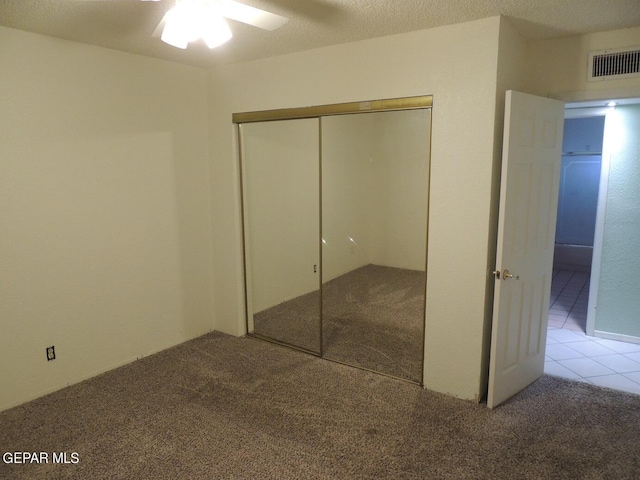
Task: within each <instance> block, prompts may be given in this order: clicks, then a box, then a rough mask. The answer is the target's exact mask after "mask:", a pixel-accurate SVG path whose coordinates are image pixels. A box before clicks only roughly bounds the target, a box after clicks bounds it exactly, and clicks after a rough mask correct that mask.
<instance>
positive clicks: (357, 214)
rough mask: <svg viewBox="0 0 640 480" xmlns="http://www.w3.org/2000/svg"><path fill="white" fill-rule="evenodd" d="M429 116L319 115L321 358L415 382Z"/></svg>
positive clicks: (418, 375)
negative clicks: (320, 153) (320, 140)
mask: <svg viewBox="0 0 640 480" xmlns="http://www.w3.org/2000/svg"><path fill="white" fill-rule="evenodd" d="M429 120H430V115H429V110H408V111H397V112H396V111H393V112H379V113H369V114H354V115H341V116H333V117H323V118H322V119H321V122H322V238H323V251H322V281H323V285H322V325H323V348H324V356H325V357H326V358H329V359H333V360H337V361H340V362H343V363H347V364H350V365H355V366H359V367H364V368H366V369H369V370H374V371H377V372H382V373H386V374H389V375H393V376H395V377H400V378H405V379H408V380H413V381H416V382H420V381H421V380H422V361H423V355H422V350H423V348H422V347H423V331H424V307H425V288H426V285H425V282H426V271H425V270H426V251H427V244H426V233H427V197H428V185H429V181H428V180H429V177H428V175H429V173H428V160H429Z"/></svg>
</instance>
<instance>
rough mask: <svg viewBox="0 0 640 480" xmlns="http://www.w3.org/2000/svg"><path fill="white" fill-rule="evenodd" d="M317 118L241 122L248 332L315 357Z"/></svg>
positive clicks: (317, 303)
mask: <svg viewBox="0 0 640 480" xmlns="http://www.w3.org/2000/svg"><path fill="white" fill-rule="evenodd" d="M318 130H319V129H318V119H304V120H282V121H274V122H261V123H249V124H243V125H241V127H240V133H239V134H240V148H241V168H242V189H243V219H244V244H245V250H244V254H245V282H246V290H247V296H246V298H247V327H248V332H249V333H253V334H257V335H261V336H264V337H268V338H270V339H273V340H276V341H278V342H283V343H287V344H289V345H293V346H296V347H299V348H303V349H305V350H309V351H312V352H315V353H318V354H319V353H320V291H319V288H320V273H319V265H320V252H319V250H320V247H319V245H320V242H319V238H320V223H319V220H318V218H319V206H320V205H319V204H320V201H319V181H318V172H319V152H318V145H319V133H318Z"/></svg>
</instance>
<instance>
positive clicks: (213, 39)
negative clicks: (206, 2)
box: [200, 6, 232, 48]
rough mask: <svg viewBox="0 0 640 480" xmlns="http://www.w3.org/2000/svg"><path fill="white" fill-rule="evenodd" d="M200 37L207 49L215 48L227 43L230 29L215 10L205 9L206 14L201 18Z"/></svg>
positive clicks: (230, 35) (229, 37) (211, 8)
mask: <svg viewBox="0 0 640 480" xmlns="http://www.w3.org/2000/svg"><path fill="white" fill-rule="evenodd" d="M201 29H202V31H201V34H200V35H201V37H202V39H203V40H204V42H205V43H206V44H207V47H209V48H215V47H218V46H220V45H222V44H223V43H225V42H228V41H229V40H230V39H231V37H232V34H231V29H230V28H229V25H227V22H226V21H225V20H224V18H222V15H220V14H219V13H218V12H217V11H216V10H215V8H213V7H211V6H209V7H208V8H206V14H205V15H204V16H203V17H202V25H201Z"/></svg>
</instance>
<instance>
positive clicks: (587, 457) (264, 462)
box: [0, 333, 640, 480]
mask: <svg viewBox="0 0 640 480" xmlns="http://www.w3.org/2000/svg"><path fill="white" fill-rule="evenodd" d="M639 438H640V396H635V395H632V394H626V393H622V392H617V391H613V390H607V389H603V388H599V387H595V386H593V385H587V384H584V383H578V382H572V381H568V380H563V379H559V378H554V377H548V376H545V377H542V378H541V379H540V380H538V381H537V382H536V383H534V384H533V385H532V386H530V387H529V388H527V389H526V390H524V391H523V392H521V393H520V394H518V395H517V396H515V397H514V398H512V399H511V400H510V401H508V402H507V403H506V404H504V405H503V406H501V407H499V408H497V409H495V410H489V409H487V408H486V407H485V406H484V405H478V404H474V403H471V402H467V401H462V400H457V399H454V398H451V397H448V396H445V395H441V394H437V393H434V392H430V391H427V390H424V389H422V388H420V387H419V386H417V385H414V384H411V383H408V382H403V381H400V380H396V379H393V378H390V377H385V376H381V375H376V374H372V373H370V372H366V371H363V370H359V369H354V368H350V367H347V366H344V365H341V364H338V363H333V362H328V361H325V360H322V359H319V358H317V357H314V356H312V355H306V354H304V353H301V352H297V351H295V350H291V349H287V348H284V347H280V346H278V345H273V344H269V343H267V342H261V341H259V340H256V339H251V338H235V337H230V336H227V335H223V334H220V333H211V334H207V335H204V336H202V337H199V338H197V339H195V340H192V341H189V342H186V343H184V344H181V345H179V346H177V347H174V348H171V349H168V350H165V351H163V352H160V353H158V354H155V355H152V356H149V357H145V358H143V359H141V360H138V361H136V362H134V363H132V364H129V365H126V366H124V367H121V368H118V369H115V370H112V371H110V372H107V373H105V374H103V375H100V376H98V377H95V378H93V379H90V380H87V381H84V382H82V383H79V384H76V385H72V386H70V387H67V388H65V389H63V390H60V391H58V392H56V393H53V394H51V395H48V396H45V397H42V398H40V399H37V400H34V401H32V402H29V403H26V404H23V405H21V406H18V407H16V408H13V409H10V410H7V411H4V412H2V413H0V453H2V454H5V453H6V452H21V451H27V452H66V453H67V454H68V457H67V458H76V459H77V460H78V461H77V462H76V463H67V464H60V463H52V462H51V461H50V462H49V463H41V464H37V463H28V464H7V463H5V462H3V461H0V478H2V479H107V478H108V479H183V478H184V479H230V478H233V479H289V478H292V479H293V478H296V479H421V480H423V479H456V480H460V479H492V480H495V479H554V480H556V479H616V480H621V479H637V478H638V477H639V472H640V448H639V443H638V441H639ZM72 453H75V454H76V456H75V457H73V456H72ZM3 457H4V455H3ZM50 458H51V457H50Z"/></svg>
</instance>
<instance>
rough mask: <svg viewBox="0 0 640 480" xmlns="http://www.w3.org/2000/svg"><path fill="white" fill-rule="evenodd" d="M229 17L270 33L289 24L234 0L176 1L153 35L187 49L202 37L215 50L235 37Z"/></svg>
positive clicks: (285, 19)
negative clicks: (228, 20) (228, 23)
mask: <svg viewBox="0 0 640 480" xmlns="http://www.w3.org/2000/svg"><path fill="white" fill-rule="evenodd" d="M141 1H143V2H158V1H161V0H141ZM225 18H230V19H232V20H236V21H238V22H242V23H246V24H248V25H252V26H254V27H258V28H261V29H263V30H269V31H271V30H275V29H276V28H279V27H281V26H282V25H284V24H285V23H287V22H288V21H289V19H288V18H286V17H283V16H281V15H277V14H275V13H271V12H267V11H266V10H261V9H259V8H255V7H251V6H249V5H245V4H243V3H239V2H236V1H234V0H175V6H174V7H173V8H172V9H171V10H169V11H168V12H167V13H166V14H165V15H164V17H163V18H162V20H161V21H160V23H159V24H158V26H157V27H156V29H155V30H154V32H153V36H159V37H160V38H161V39H162V41H163V42H165V43H168V44H169V45H172V46H174V47H177V48H183V49H184V48H187V45H188V44H189V43H190V42H193V41H195V40H197V39H199V38H202V39H203V40H204V42H205V43H206V44H207V46H208V47H209V48H215V47H217V46H219V45H222V44H223V43H225V42H226V41H228V40H229V39H230V38H231V36H232V34H231V29H230V28H229V25H227V22H226V21H225Z"/></svg>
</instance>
